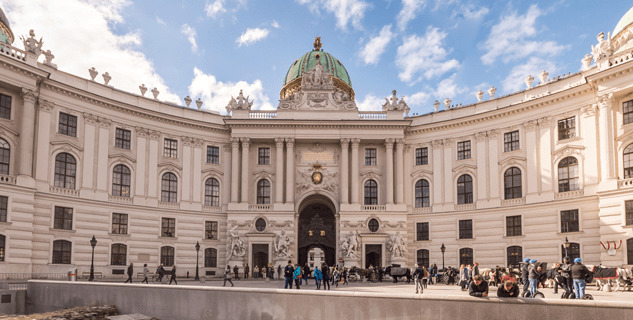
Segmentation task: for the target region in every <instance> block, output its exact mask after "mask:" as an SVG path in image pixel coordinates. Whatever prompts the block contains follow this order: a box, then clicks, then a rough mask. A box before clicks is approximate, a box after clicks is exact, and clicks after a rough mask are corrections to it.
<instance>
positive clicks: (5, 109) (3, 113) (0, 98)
mask: <svg viewBox="0 0 633 320" xmlns="http://www.w3.org/2000/svg"><path fill="white" fill-rule="evenodd" d="M0 118H3V119H11V96H7V95H4V94H0Z"/></svg>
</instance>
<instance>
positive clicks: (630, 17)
mask: <svg viewBox="0 0 633 320" xmlns="http://www.w3.org/2000/svg"><path fill="white" fill-rule="evenodd" d="M631 23H633V8H631V9H629V11H627V12H626V14H624V16H623V17H622V19H620V22H618V24H617V25H616V26H615V29H613V33H612V34H611V37H612V38H613V39H615V38H616V37H617V36H618V34H619V33H620V32H622V31H624V29H626V27H628V26H629V25H630V24H631Z"/></svg>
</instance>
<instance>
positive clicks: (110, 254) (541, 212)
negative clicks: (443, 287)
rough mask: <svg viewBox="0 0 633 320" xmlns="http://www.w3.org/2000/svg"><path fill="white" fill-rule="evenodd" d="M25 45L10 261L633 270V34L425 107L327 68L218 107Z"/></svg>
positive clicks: (3, 218) (9, 62)
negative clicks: (353, 94)
mask: <svg viewBox="0 0 633 320" xmlns="http://www.w3.org/2000/svg"><path fill="white" fill-rule="evenodd" d="M627 28H631V26H630V25H629V26H627V27H626V28H624V31H623V32H628V29H627ZM619 37H620V38H619V39H624V38H622V36H621V34H620V35H619ZM607 46H609V47H607ZM11 50H12V52H17V53H18V54H16V55H14V56H10V55H2V56H0V62H1V64H0V69H1V72H0V100H1V106H0V265H1V266H2V270H4V271H3V272H65V271H67V270H68V269H69V267H71V266H73V267H77V268H78V269H79V272H80V273H84V272H87V271H89V267H90V258H91V250H92V249H91V246H90V242H89V240H90V239H91V238H92V236H93V235H95V237H96V239H97V241H98V243H97V245H96V247H95V248H94V254H95V271H97V272H100V273H102V274H103V275H104V276H111V275H113V274H118V273H120V272H121V271H120V270H124V266H125V265H126V264H129V263H130V262H133V263H135V264H136V265H137V266H140V265H142V264H143V263H147V264H148V265H149V266H155V265H157V264H159V263H163V264H165V265H173V264H176V265H178V266H179V270H180V272H182V273H185V272H186V271H189V272H190V273H192V274H193V272H195V266H196V256H198V257H199V262H200V267H201V270H202V271H201V273H202V274H203V275H204V274H209V275H211V274H213V273H214V272H218V273H219V272H220V270H221V269H220V268H222V266H225V265H226V264H230V265H232V266H233V265H238V266H243V265H245V264H247V263H248V264H249V266H251V270H252V267H253V266H254V265H259V266H261V265H262V264H268V263H271V264H273V265H275V266H276V265H285V263H286V261H287V260H288V259H292V260H293V261H296V260H299V261H300V262H301V263H304V262H306V261H309V262H314V263H318V262H319V260H320V259H323V260H324V261H326V262H328V263H330V264H334V263H337V264H342V265H346V266H351V265H358V266H363V267H365V266H368V265H370V264H372V265H381V266H386V265H388V264H391V263H400V264H404V265H413V264H414V263H423V264H428V263H437V264H438V265H440V263H441V261H442V258H444V259H445V263H446V265H447V266H448V265H452V266H456V265H458V264H460V263H471V262H473V261H478V262H479V263H480V264H481V265H483V266H495V265H508V264H514V263H516V262H517V261H520V260H522V259H523V258H524V257H530V258H534V259H538V260H541V261H560V260H561V258H562V256H563V255H565V254H567V255H570V256H580V257H582V258H583V260H584V261H585V262H586V263H588V264H598V263H602V264H605V265H618V266H619V265H626V264H628V265H631V264H633V192H632V191H633V76H632V74H633V73H631V71H633V62H631V59H629V58H630V57H633V49H631V46H630V45H629V43H628V42H627V41H624V40H621V41H619V42H617V43H616V41H614V42H613V43H611V42H609V43H608V44H607V43H602V42H600V43H598V44H597V45H596V46H595V47H594V54H593V60H595V62H596V65H595V66H590V63H591V62H592V61H591V58H592V57H589V58H585V59H584V63H585V66H586V70H585V71H582V72H579V73H576V74H571V75H568V76H564V77H556V78H553V79H546V78H547V75H544V77H545V79H546V80H545V81H542V83H543V84H539V85H537V86H532V83H531V81H529V84H528V89H526V90H525V91H522V92H519V93H515V94H511V95H508V96H504V97H499V98H494V97H492V98H490V99H487V100H485V101H481V102H478V103H475V104H472V105H468V106H463V107H458V108H449V107H447V108H446V110H442V111H436V112H433V113H429V114H425V115H420V116H413V117H409V116H406V113H408V107H407V105H406V102H404V101H403V100H402V99H399V98H397V96H396V93H395V92H394V93H393V97H392V99H391V100H390V102H389V103H386V104H385V105H384V106H383V111H381V112H363V111H359V110H358V109H357V107H356V105H355V103H354V101H353V100H350V99H349V97H345V96H344V95H341V94H340V92H339V90H337V89H336V88H337V87H336V83H333V82H332V81H329V80H328V77H329V73H324V74H322V75H321V76H320V77H319V76H317V75H319V73H318V72H317V71H315V69H311V70H307V71H306V72H305V73H303V76H304V77H305V75H306V74H308V75H310V76H311V77H312V78H311V79H313V81H312V82H311V83H310V84H309V86H302V90H300V91H297V92H295V94H293V95H292V96H289V97H287V98H286V99H284V100H282V101H281V102H280V104H279V106H278V108H277V110H276V111H258V110H251V109H250V104H249V102H248V101H246V100H245V99H243V96H241V95H240V96H239V97H238V98H237V100H232V101H231V102H230V103H229V105H228V106H227V110H228V111H229V112H230V114H229V115H227V116H221V115H217V114H213V113H208V112H204V111H198V110H193V109H188V108H184V107H178V106H174V105H172V104H167V103H163V102H161V101H159V100H156V99H151V98H147V97H144V96H141V95H136V94H132V93H128V92H124V91H120V90H117V89H116V88H113V87H110V86H106V85H102V84H99V83H96V82H94V81H91V80H87V79H82V78H80V77H77V76H74V75H70V74H67V73H64V72H62V71H58V70H56V69H55V68H53V67H51V65H50V64H49V65H45V64H39V63H38V62H37V57H35V55H34V54H32V53H28V52H25V51H23V50H20V49H17V48H11ZM330 79H331V78H330ZM493 94H494V93H493ZM449 104H450V103H447V105H449ZM196 243H198V244H199V245H200V250H199V253H198V255H197V254H196V249H195V245H196ZM565 244H567V248H565ZM442 246H444V247H445V248H446V250H445V252H444V253H443V252H441V250H440V247H442ZM565 251H567V252H565Z"/></svg>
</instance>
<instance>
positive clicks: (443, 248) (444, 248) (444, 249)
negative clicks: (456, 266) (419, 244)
mask: <svg viewBox="0 0 633 320" xmlns="http://www.w3.org/2000/svg"><path fill="white" fill-rule="evenodd" d="M440 250H442V270H445V269H444V252H446V247H445V246H444V243H442V246H441V247H440Z"/></svg>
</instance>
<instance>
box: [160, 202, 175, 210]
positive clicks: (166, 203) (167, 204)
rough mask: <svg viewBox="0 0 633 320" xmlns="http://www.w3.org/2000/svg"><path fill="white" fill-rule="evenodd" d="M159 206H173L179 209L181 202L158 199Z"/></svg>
mask: <svg viewBox="0 0 633 320" xmlns="http://www.w3.org/2000/svg"><path fill="white" fill-rule="evenodd" d="M158 207H159V208H173V209H177V208H178V207H180V204H179V203H178V202H165V201H158Z"/></svg>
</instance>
